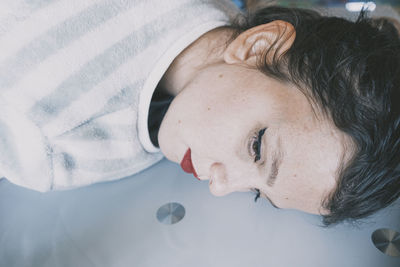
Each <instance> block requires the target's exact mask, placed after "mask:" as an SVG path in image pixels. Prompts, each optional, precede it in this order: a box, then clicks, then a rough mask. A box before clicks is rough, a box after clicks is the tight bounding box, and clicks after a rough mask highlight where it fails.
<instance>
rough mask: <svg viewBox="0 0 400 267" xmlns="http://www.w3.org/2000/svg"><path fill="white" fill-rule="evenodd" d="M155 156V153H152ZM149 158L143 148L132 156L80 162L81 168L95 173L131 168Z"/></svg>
mask: <svg viewBox="0 0 400 267" xmlns="http://www.w3.org/2000/svg"><path fill="white" fill-rule="evenodd" d="M152 157H154V155H152ZM148 160H149V155H148V154H146V152H144V151H143V150H140V152H139V153H138V154H136V155H134V157H132V158H119V159H104V160H88V161H81V162H79V166H78V167H79V170H82V171H90V172H95V173H103V174H105V173H108V172H115V171H122V170H124V169H131V168H132V166H135V167H136V166H139V165H140V164H143V163H145V162H147V161H148Z"/></svg>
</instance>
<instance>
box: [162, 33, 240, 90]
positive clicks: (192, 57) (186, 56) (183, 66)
mask: <svg viewBox="0 0 400 267" xmlns="http://www.w3.org/2000/svg"><path fill="white" fill-rule="evenodd" d="M232 33H233V32H232V30H231V29H229V28H225V27H221V28H216V29H214V30H212V31H209V32H207V33H205V34H203V35H202V36H201V37H200V38H199V39H197V40H196V41H194V42H193V43H192V44H191V45H190V46H188V47H187V48H186V49H185V50H183V51H182V53H180V54H179V55H178V56H177V57H176V58H175V60H174V61H173V62H172V64H171V65H170V66H169V68H168V70H167V71H166V72H165V74H164V76H163V77H162V79H161V81H160V84H159V85H160V87H161V88H163V90H165V91H166V92H167V93H169V94H171V95H173V96H176V95H178V94H179V93H180V92H181V91H182V90H183V89H184V88H185V86H186V84H188V83H189V82H190V81H191V80H192V79H193V78H194V77H195V76H196V74H197V72H198V70H200V69H203V68H206V67H207V66H211V65H213V64H216V63H221V62H222V61H223V53H224V51H225V49H226V46H227V44H228V42H229V40H230V39H231V37H232Z"/></svg>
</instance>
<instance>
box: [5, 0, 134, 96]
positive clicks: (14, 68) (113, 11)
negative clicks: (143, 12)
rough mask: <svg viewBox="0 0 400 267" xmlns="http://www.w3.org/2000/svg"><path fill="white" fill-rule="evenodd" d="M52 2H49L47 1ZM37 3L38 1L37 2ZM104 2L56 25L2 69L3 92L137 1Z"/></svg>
mask: <svg viewBox="0 0 400 267" xmlns="http://www.w3.org/2000/svg"><path fill="white" fill-rule="evenodd" d="M47 1H49V0H47ZM36 2H39V1H38V0H37V1H36ZM112 2H113V3H112V6H111V5H110V0H105V1H104V2H103V3H99V4H95V5H93V6H90V7H89V8H86V9H85V10H83V11H81V12H80V13H79V14H77V15H76V16H74V17H72V18H69V19H67V20H65V21H64V22H62V23H60V24H58V25H57V26H54V27H53V28H51V29H50V30H48V31H47V32H46V33H44V34H42V35H41V36H38V37H37V38H35V40H33V41H32V42H30V43H29V44H27V45H26V46H25V47H24V48H22V49H21V50H20V51H18V52H17V54H16V55H15V56H14V57H12V58H10V59H8V60H6V61H5V62H4V63H3V64H2V65H1V66H0V89H1V88H5V87H10V86H13V85H14V84H15V83H16V82H18V81H19V80H20V79H21V78H22V77H23V76H25V75H26V74H27V73H28V72H29V71H31V70H32V69H34V67H35V66H37V65H38V64H39V63H40V62H42V61H44V60H45V59H46V58H48V57H49V56H51V55H53V54H55V53H56V52H57V50H59V49H62V48H63V47H66V46H67V45H68V44H70V43H71V42H73V41H74V40H76V39H78V38H79V37H81V36H83V35H84V34H85V33H87V32H89V31H91V30H93V29H94V28H96V27H99V26H101V25H102V24H104V23H105V22H106V21H107V20H109V19H111V18H113V17H115V16H116V15H118V14H120V13H121V11H124V10H128V9H130V8H132V7H133V6H134V4H135V3H136V2H137V0H136V1H133V0H130V1H126V0H112Z"/></svg>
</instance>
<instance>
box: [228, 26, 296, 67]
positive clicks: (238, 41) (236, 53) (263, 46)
mask: <svg viewBox="0 0 400 267" xmlns="http://www.w3.org/2000/svg"><path fill="white" fill-rule="evenodd" d="M295 38H296V30H295V29H294V27H293V25H292V24H290V23H289V22H286V21H283V20H274V21H272V22H269V23H267V24H262V25H258V26H256V27H253V28H251V29H248V30H247V31H245V32H243V33H241V34H240V35H239V36H238V37H236V38H235V40H233V41H232V42H231V43H230V44H229V46H228V47H227V49H226V50H225V52H224V60H225V62H226V63H228V64H236V63H245V64H248V65H251V66H255V64H256V61H257V58H256V56H257V55H259V54H262V53H263V52H265V51H267V50H268V49H271V50H270V51H269V52H268V55H267V60H269V62H271V61H272V58H273V56H274V54H275V56H276V57H279V56H281V55H283V54H284V53H285V52H286V51H287V50H289V48H290V47H291V46H292V44H293V42H294V40H295Z"/></svg>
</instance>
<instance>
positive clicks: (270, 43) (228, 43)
mask: <svg viewBox="0 0 400 267" xmlns="http://www.w3.org/2000/svg"><path fill="white" fill-rule="evenodd" d="M84 2H90V1H84ZM165 2H166V1H117V0H115V1H111V2H110V1H107V2H105V3H103V2H101V1H99V2H98V3H96V5H92V3H93V2H90V3H91V4H89V3H82V1H79V2H77V3H76V4H75V5H71V4H68V5H67V4H64V2H61V1H59V2H55V3H52V4H50V5H48V6H45V7H36V8H37V10H33V11H31V10H29V11H27V13H28V15H27V16H26V17H24V19H23V20H22V22H20V21H16V22H15V24H13V25H12V27H10V29H6V30H5V33H4V34H3V35H2V36H1V39H0V44H2V48H4V49H2V51H6V53H5V54H4V55H3V57H2V58H1V62H2V63H1V64H2V67H1V77H2V78H1V79H0V80H2V84H1V87H2V95H1V101H2V105H1V109H2V110H1V114H2V117H1V125H2V128H1V129H2V133H1V136H2V137H3V138H2V140H3V142H2V147H1V149H2V151H5V153H3V155H2V158H1V171H2V174H3V175H4V176H5V177H6V178H8V179H9V180H11V181H12V182H14V183H16V184H19V185H22V186H27V187H30V188H32V189H35V190H39V191H47V190H52V189H53V190H54V189H67V188H73V187H76V186H82V185H87V184H91V183H94V182H99V181H106V180H114V179H118V178H122V177H125V176H128V175H131V174H134V173H136V172H138V171H140V170H142V169H144V168H146V167H148V166H150V165H151V164H154V163H155V162H157V161H158V160H159V159H160V158H161V154H160V153H159V150H161V152H162V154H163V155H165V156H166V157H167V158H168V159H169V160H171V161H174V162H177V163H179V164H180V165H181V166H182V168H183V169H184V170H185V171H186V172H191V173H193V174H194V175H195V177H197V178H198V179H200V180H204V179H208V180H209V184H210V191H211V192H212V193H213V194H215V195H218V196H222V195H226V194H228V193H231V192H235V191H249V190H253V191H255V192H256V193H257V197H258V196H263V197H265V198H268V199H269V200H270V201H271V202H272V203H273V204H274V205H276V206H277V207H280V208H294V209H298V210H302V211H305V212H309V213H315V214H322V215H323V216H324V222H325V223H326V224H330V223H336V222H339V221H342V220H346V219H358V218H361V217H365V216H367V215H369V214H371V213H372V212H374V211H376V210H378V209H380V208H382V207H385V206H387V205H389V204H390V203H391V202H393V201H394V200H395V199H396V198H397V197H398V196H399V192H400V182H399V167H398V164H399V163H398V158H400V157H399V151H400V149H399V145H400V144H399V142H400V141H399V135H400V134H399V131H400V129H399V122H400V119H399V118H400V116H399V108H398V107H397V106H396V105H395V104H393V103H394V102H395V100H398V99H399V92H398V90H399V89H398V88H399V82H400V81H399V77H400V75H399V69H400V68H399V63H400V60H399V54H400V53H399V52H400V51H399V50H400V46H399V43H400V41H399V37H398V35H397V33H396V31H395V28H394V27H393V25H391V24H390V23H389V22H387V21H386V20H382V21H380V22H374V21H372V20H369V19H367V18H365V14H361V16H360V18H359V19H358V20H357V22H350V21H347V20H344V19H339V18H328V17H323V16H321V15H319V14H317V13H316V12H312V11H307V10H300V9H286V8H281V7H268V8H265V9H261V10H259V11H258V12H255V13H254V14H251V15H249V16H248V17H247V18H246V19H242V18H241V17H240V16H239V17H238V15H239V13H238V11H237V10H236V9H235V8H234V7H233V5H230V4H231V3H230V2H224V1H211V0H209V1H190V0H188V1H178V0H177V1H168V3H165ZM77 10H79V12H77ZM150 10H151V11H150ZM50 11H52V12H50ZM54 11H58V12H59V13H57V12H56V13H54ZM51 14H56V15H51ZM72 14H73V16H72ZM141 14H146V15H145V16H144V15H141ZM44 15H47V17H46V16H45V19H43V16H44ZM233 18H238V20H237V21H236V23H233V22H232V21H233ZM42 19H43V21H42ZM27 27H32V28H31V29H32V30H31V31H32V33H31V32H30V31H28V30H27ZM40 29H43V30H40ZM13 38H14V39H13ZM16 41H19V42H16ZM171 100H172V102H171ZM170 102H171V103H170ZM169 104H170V105H169Z"/></svg>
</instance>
